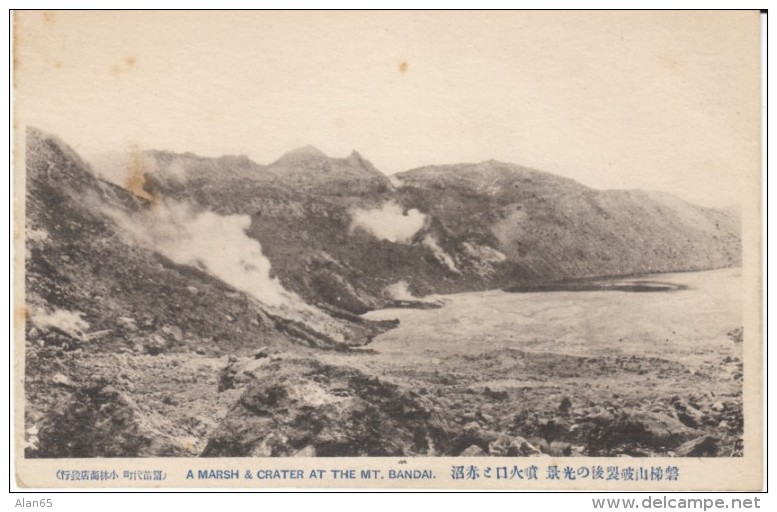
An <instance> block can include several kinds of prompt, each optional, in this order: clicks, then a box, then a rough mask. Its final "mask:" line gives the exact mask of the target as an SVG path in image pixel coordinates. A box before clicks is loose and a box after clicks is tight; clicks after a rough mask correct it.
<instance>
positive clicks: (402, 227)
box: [351, 201, 429, 244]
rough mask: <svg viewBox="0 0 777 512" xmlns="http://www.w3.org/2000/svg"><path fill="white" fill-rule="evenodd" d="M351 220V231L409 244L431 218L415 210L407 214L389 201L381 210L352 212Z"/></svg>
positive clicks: (357, 210) (356, 210)
mask: <svg viewBox="0 0 777 512" xmlns="http://www.w3.org/2000/svg"><path fill="white" fill-rule="evenodd" d="M351 218H352V219H353V222H352V224H351V231H353V230H354V229H356V228H361V229H363V230H365V231H367V232H368V233H371V234H372V235H373V236H374V237H375V238H378V239H380V240H388V241H389V242H394V243H400V244H409V243H410V242H411V241H412V239H413V236H415V234H416V233H418V232H419V231H420V230H421V229H423V227H424V226H425V225H426V223H427V222H428V219H429V216H428V215H426V214H423V213H421V212H420V211H418V210H416V209H415V208H413V209H411V210H408V211H406V212H405V211H404V210H403V209H402V207H401V206H400V205H399V204H397V203H395V202H394V201H389V202H387V203H385V204H384V205H383V207H381V208H376V209H372V210H363V209H355V210H352V211H351Z"/></svg>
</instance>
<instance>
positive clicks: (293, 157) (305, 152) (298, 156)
mask: <svg viewBox="0 0 777 512" xmlns="http://www.w3.org/2000/svg"><path fill="white" fill-rule="evenodd" d="M326 158H329V157H328V156H327V155H326V153H324V152H323V151H321V150H320V149H318V148H317V147H315V146H311V145H310V144H308V145H306V146H302V147H299V148H296V149H292V150H291V151H288V152H286V153H284V154H283V156H282V157H280V158H279V159H278V161H279V162H284V161H300V160H303V161H304V160H322V159H326Z"/></svg>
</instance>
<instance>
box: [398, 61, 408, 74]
mask: <svg viewBox="0 0 777 512" xmlns="http://www.w3.org/2000/svg"><path fill="white" fill-rule="evenodd" d="M399 72H400V73H406V72H407V61H406V60H403V61H402V62H400V63H399Z"/></svg>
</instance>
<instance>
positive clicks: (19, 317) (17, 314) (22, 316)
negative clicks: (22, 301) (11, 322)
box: [14, 306, 27, 323]
mask: <svg viewBox="0 0 777 512" xmlns="http://www.w3.org/2000/svg"><path fill="white" fill-rule="evenodd" d="M14 318H15V319H16V322H18V323H23V322H24V321H25V320H26V319H27V307H26V306H19V307H17V308H14Z"/></svg>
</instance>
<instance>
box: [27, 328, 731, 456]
mask: <svg viewBox="0 0 777 512" xmlns="http://www.w3.org/2000/svg"><path fill="white" fill-rule="evenodd" d="M735 334H736V333H735ZM27 348H28V359H27V370H28V382H27V393H28V401H27V411H26V418H27V425H28V427H27V435H26V437H27V449H26V455H27V456H28V457H96V456H101V457H150V456H165V457H193V456H207V457H221V456H224V457H238V456H254V457H256V456H297V457H303V456H414V455H437V456H459V455H461V456H488V455H490V456H539V455H542V454H550V455H554V456H575V455H588V456H617V455H629V456H660V455H664V456H678V457H696V456H739V455H741V454H742V448H743V447H742V443H741V434H742V428H743V424H742V421H743V417H742V401H741V379H742V363H741V361H740V360H739V359H738V358H726V359H723V360H721V361H720V363H719V364H718V365H715V366H710V367H708V368H706V369H705V370H704V371H703V372H701V371H695V372H691V371H689V370H688V369H687V368H686V367H684V366H683V365H681V364H678V363H674V362H670V361H666V360H661V359H655V358H653V359H650V358H639V357H573V356H559V355H554V354H545V355H541V354H536V353H528V352H523V351H518V350H500V351H493V352H487V353H484V354H481V355H477V356H455V357H449V358H447V359H446V360H444V361H438V362H437V363H436V364H435V365H434V367H433V368H432V367H431V366H430V365H428V364H421V363H412V364H409V363H403V362H400V363H398V364H397V365H396V366H394V367H390V368H382V369H381V370H376V369H375V368H371V366H372V364H371V360H372V357H373V354H370V353H369V352H368V351H367V352H364V351H362V352H354V353H331V354H329V355H328V356H327V357H325V358H323V359H325V360H326V361H325V362H324V361H321V359H322V358H321V357H320V355H317V354H316V353H313V352H312V351H311V352H310V353H300V352H299V351H298V350H295V351H294V352H288V351H283V350H277V349H267V348H265V349H262V350H259V351H257V352H256V353H255V354H253V355H250V356H247V357H234V356H232V357H229V356H224V357H221V358H214V357H208V356H206V355H200V354H180V353H178V354H176V353H165V352H159V353H156V352H155V351H152V353H149V352H148V351H145V353H143V352H131V351H126V352H121V353H117V354H106V353H90V352H89V351H84V350H83V349H80V348H76V349H72V347H70V348H63V347H62V346H57V345H51V344H48V343H47V342H46V338H45V337H42V338H40V339H38V340H31V341H30V343H29V344H28V347H27ZM505 375H512V376H515V377H516V378H520V379H521V380H522V381H523V383H510V384H504V383H502V384H501V385H500V384H494V383H493V382H494V380H495V379H503V377H504V376H505ZM657 381H658V382H665V383H667V384H665V385H664V386H662V387H660V388H656V385H655V382H657ZM724 382H728V383H729V384H728V385H724V386H721V383H724ZM713 388H714V389H716V390H717V392H715V391H710V389H713Z"/></svg>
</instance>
